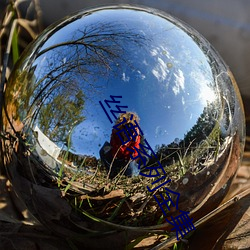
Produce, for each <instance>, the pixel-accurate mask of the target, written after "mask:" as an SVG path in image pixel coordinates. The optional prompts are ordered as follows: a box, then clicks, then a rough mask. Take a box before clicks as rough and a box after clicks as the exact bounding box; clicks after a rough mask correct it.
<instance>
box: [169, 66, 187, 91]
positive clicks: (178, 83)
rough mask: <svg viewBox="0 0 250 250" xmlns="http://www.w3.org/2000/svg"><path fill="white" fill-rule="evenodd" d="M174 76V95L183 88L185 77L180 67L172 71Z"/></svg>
mask: <svg viewBox="0 0 250 250" xmlns="http://www.w3.org/2000/svg"><path fill="white" fill-rule="evenodd" d="M174 76H175V85H174V86H173V88H172V90H173V92H174V94H175V95H178V94H179V93H180V91H181V90H184V89H185V77H184V75H183V72H182V71H181V70H180V69H178V71H177V73H174Z"/></svg>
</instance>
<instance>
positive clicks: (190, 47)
mask: <svg viewBox="0 0 250 250" xmlns="http://www.w3.org/2000/svg"><path fill="white" fill-rule="evenodd" d="M4 102H5V110H4V115H3V124H4V132H5V137H6V138H9V139H8V140H4V146H5V147H4V151H5V158H6V159H5V165H6V169H7V171H8V173H9V175H10V178H11V181H12V183H13V185H14V187H15V189H16V191H17V192H18V193H19V196H20V197H21V198H22V199H23V200H24V201H25V203H26V205H27V206H28V208H29V209H30V211H31V212H32V213H33V214H34V215H35V216H36V217H37V218H38V219H39V220H40V221H41V222H43V223H45V224H46V225H48V226H49V227H50V228H51V229H52V230H54V231H56V232H59V233H61V234H63V235H67V234H69V232H70V233H72V235H78V234H80V235H84V234H86V235H88V236H89V235H95V234H98V235H99V237H108V236H107V232H109V234H112V233H114V232H115V231H117V232H118V231H119V232H120V233H119V235H120V234H121V232H123V231H125V230H126V231H129V232H130V233H127V235H128V237H134V236H131V235H135V234H138V233H142V232H144V233H145V231H140V230H146V229H147V230H162V229H163V228H164V229H168V228H169V224H168V223H167V222H166V221H165V220H164V218H165V217H166V216H164V211H163V210H165V213H166V214H167V217H169V216H170V215H173V216H174V215H176V214H178V212H179V210H183V211H188V212H190V216H191V217H192V218H193V219H194V221H195V220H197V219H198V218H200V217H201V216H202V215H204V214H205V213H207V212H208V211H210V210H211V209H213V208H215V207H216V206H218V204H219V203H220V202H221V201H222V199H223V197H224V196H225V194H226V193H227V191H228V188H229V186H230V183H231V181H232V179H233V177H234V176H235V172H236V170H237V167H238V165H239V163H240V158H241V154H242V149H243V146H244V131H245V124H244V115H243V107H242V103H241V98H240V95H239V91H238V88H237V86H236V83H235V80H234V78H233V75H232V73H231V72H230V70H229V69H228V67H227V66H226V65H225V63H224V62H223V60H222V59H221V58H220V57H219V55H218V54H217V52H216V51H215V50H214V48H213V47H211V45H210V44H209V43H208V42H207V41H206V40H205V39H204V38H203V37H202V36H201V35H200V34H198V33H197V32H196V31H195V30H193V29H192V28H190V27H189V26H187V25H186V24H184V23H182V22H181V21H179V20H176V19H175V18H173V17H172V16H170V15H168V14H165V13H161V12H159V11H157V10H152V9H147V8H139V7H129V6H123V7H122V6H117V7H102V8H96V9H91V10H86V11H83V12H79V13H78V14H75V15H73V16H71V17H68V18H66V19H65V20H63V21H61V22H59V23H58V24H56V25H54V26H52V27H50V28H49V29H47V30H45V32H43V33H42V34H41V35H40V36H39V37H38V38H37V39H36V40H35V42H33V43H32V44H31V45H30V46H29V47H28V48H27V50H26V51H25V53H24V54H23V55H22V57H21V59H20V60H19V62H18V64H17V65H16V68H15V70H14V71H13V72H12V75H11V77H10V80H9V82H8V85H7V87H6V90H5V99H4ZM124 114H127V115H128V116H127V117H126V118H124V119H121V118H122V117H123V115H124ZM119 119H120V120H119ZM136 119H137V120H136ZM128 124H129V125H128ZM130 125H131V127H129V126H130ZM126 126H127V127H126ZM126 129H127V130H126ZM118 139H119V141H118ZM138 140H139V141H138ZM130 143H132V144H130ZM128 145H130V146H128ZM136 147H137V149H136ZM122 148H123V150H124V152H121V150H122ZM115 149H116V152H114V151H115ZM168 180H169V181H168ZM165 188H168V190H169V191H166V189H165ZM171 191H172V193H171ZM166 192H168V194H170V197H171V201H170V200H169V202H170V203H169V207H167V206H165V207H163V206H162V207H160V205H159V204H160V203H161V202H162V201H161V199H163V198H164V197H165V199H166V195H164V196H160V195H161V194H166ZM177 203H178V206H176V205H177ZM131 232H133V233H131ZM117 234H118V233H117ZM101 235H102V236H101ZM121 238H122V237H121ZM93 244H94V243H93Z"/></svg>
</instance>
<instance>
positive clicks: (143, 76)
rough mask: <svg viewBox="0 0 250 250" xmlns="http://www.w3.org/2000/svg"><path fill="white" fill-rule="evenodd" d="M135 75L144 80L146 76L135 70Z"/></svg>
mask: <svg viewBox="0 0 250 250" xmlns="http://www.w3.org/2000/svg"><path fill="white" fill-rule="evenodd" d="M137 73H138V74H139V77H140V78H141V79H142V80H144V79H145V78H146V76H145V75H144V74H142V73H141V71H140V70H137Z"/></svg>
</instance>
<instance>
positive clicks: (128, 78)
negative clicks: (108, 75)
mask: <svg viewBox="0 0 250 250" xmlns="http://www.w3.org/2000/svg"><path fill="white" fill-rule="evenodd" d="M122 80H123V81H124V82H129V80H130V77H129V76H126V74H125V73H122Z"/></svg>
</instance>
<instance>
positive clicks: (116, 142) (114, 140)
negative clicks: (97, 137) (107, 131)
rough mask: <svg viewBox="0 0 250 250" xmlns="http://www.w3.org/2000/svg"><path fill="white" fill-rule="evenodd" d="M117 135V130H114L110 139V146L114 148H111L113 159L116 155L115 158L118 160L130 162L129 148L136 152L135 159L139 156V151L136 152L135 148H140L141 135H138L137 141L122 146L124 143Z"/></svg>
mask: <svg viewBox="0 0 250 250" xmlns="http://www.w3.org/2000/svg"><path fill="white" fill-rule="evenodd" d="M116 133H117V130H116V129H113V130H112V134H111V139H110V145H111V147H112V148H111V153H112V157H114V156H115V155H116V156H115V157H116V158H120V159H125V160H129V159H130V154H131V152H130V151H129V150H127V148H130V149H132V150H133V151H134V153H133V157H136V156H138V153H137V151H136V150H134V148H133V147H136V148H139V147H140V146H139V143H140V141H141V137H140V135H138V136H137V137H136V140H135V141H133V140H131V141H129V142H127V143H126V144H124V145H122V141H121V139H120V138H119V136H118V135H117V134H116ZM118 150H119V151H118ZM117 151H118V152H117ZM116 153H117V154H116Z"/></svg>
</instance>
